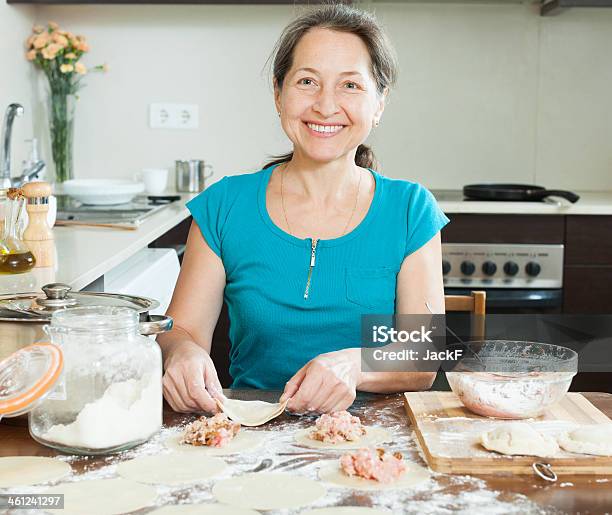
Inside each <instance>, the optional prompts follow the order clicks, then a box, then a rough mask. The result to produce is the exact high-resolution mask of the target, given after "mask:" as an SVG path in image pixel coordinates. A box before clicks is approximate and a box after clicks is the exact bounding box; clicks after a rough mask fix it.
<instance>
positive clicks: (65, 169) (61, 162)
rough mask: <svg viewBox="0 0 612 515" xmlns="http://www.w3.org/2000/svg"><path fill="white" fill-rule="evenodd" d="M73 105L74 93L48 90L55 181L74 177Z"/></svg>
mask: <svg viewBox="0 0 612 515" xmlns="http://www.w3.org/2000/svg"><path fill="white" fill-rule="evenodd" d="M75 106H76V95H74V94H66V93H65V92H61V91H60V92H56V91H53V90H51V91H50V93H49V106H48V109H49V132H50V136H51V154H52V156H53V164H54V165H55V182H56V183H62V182H65V181H67V180H70V179H73V178H74V168H73V159H72V156H73V136H74V111H75Z"/></svg>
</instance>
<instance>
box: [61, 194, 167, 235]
mask: <svg viewBox="0 0 612 515" xmlns="http://www.w3.org/2000/svg"><path fill="white" fill-rule="evenodd" d="M166 205H167V204H152V203H151V202H150V201H149V200H148V199H147V197H146V196H138V197H135V198H134V200H132V201H131V202H127V203H125V204H117V205H112V206H94V205H85V204H82V203H81V202H79V201H77V200H75V199H73V198H71V197H69V196H67V195H57V224H58V225H70V224H79V225H84V224H85V225H115V226H119V227H127V228H135V227H138V225H140V224H141V223H142V222H143V220H144V219H146V218H147V217H149V216H151V215H152V214H153V213H156V212H157V211H159V210H160V209H163V208H164V207H165V206H166Z"/></svg>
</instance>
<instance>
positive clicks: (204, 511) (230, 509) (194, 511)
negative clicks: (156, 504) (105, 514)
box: [151, 503, 260, 515]
mask: <svg viewBox="0 0 612 515" xmlns="http://www.w3.org/2000/svg"><path fill="white" fill-rule="evenodd" d="M153 514H154V515H260V514H259V512H258V511H254V510H249V509H247V508H239V507H237V506H229V505H228V504H218V503H212V504H175V505H172V506H164V507H163V508H159V509H158V510H155V511H152V512H151V515H153Z"/></svg>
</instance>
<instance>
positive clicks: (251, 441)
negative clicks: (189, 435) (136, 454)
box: [164, 431, 266, 456]
mask: <svg viewBox="0 0 612 515" xmlns="http://www.w3.org/2000/svg"><path fill="white" fill-rule="evenodd" d="M181 438H183V435H182V433H181V434H178V435H173V436H170V437H169V438H167V439H166V441H165V442H164V445H165V446H166V447H167V448H168V449H171V450H173V451H180V452H195V453H198V454H204V455H206V454H207V455H209V456H226V455H227V454H235V453H237V452H241V453H242V452H248V451H252V450H255V449H257V448H258V447H259V446H260V445H261V444H262V442H263V441H264V440H265V439H266V433H265V432H262V431H239V432H238V434H237V435H236V436H235V437H234V439H233V440H232V441H231V442H230V443H228V444H227V445H226V446H225V447H210V446H208V445H190V444H182V443H180V441H181Z"/></svg>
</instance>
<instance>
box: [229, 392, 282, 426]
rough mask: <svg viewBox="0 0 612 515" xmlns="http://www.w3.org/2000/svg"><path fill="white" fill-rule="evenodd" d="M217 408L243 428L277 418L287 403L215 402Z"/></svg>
mask: <svg viewBox="0 0 612 515" xmlns="http://www.w3.org/2000/svg"><path fill="white" fill-rule="evenodd" d="M217 404H218V405H219V408H221V410H222V411H223V412H224V413H225V414H226V415H227V416H228V417H229V418H231V419H232V420H233V421H234V422H238V423H239V424H242V425H243V426H251V427H252V426H261V425H262V424H265V423H266V422H268V421H269V420H272V419H273V418H276V417H278V416H279V415H280V414H281V413H282V412H283V411H285V407H286V406H287V401H285V402H283V403H280V402H276V403H271V402H264V401H239V400H236V399H224V400H223V402H221V401H219V400H217Z"/></svg>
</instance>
